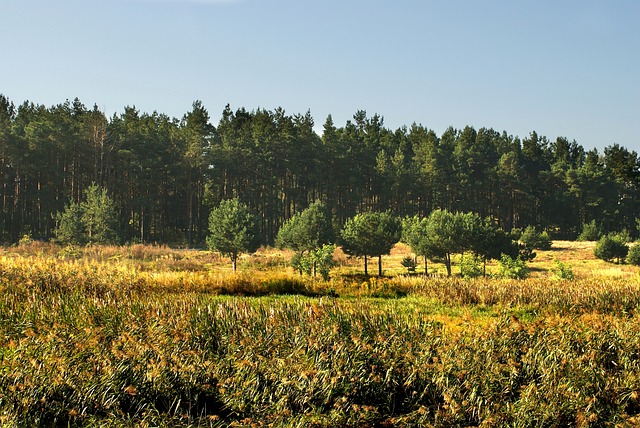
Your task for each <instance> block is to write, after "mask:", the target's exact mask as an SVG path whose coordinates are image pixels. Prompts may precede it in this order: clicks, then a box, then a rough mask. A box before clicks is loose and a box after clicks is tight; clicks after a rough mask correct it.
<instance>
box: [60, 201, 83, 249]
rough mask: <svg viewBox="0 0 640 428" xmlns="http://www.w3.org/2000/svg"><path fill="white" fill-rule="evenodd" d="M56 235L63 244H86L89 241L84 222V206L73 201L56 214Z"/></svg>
mask: <svg viewBox="0 0 640 428" xmlns="http://www.w3.org/2000/svg"><path fill="white" fill-rule="evenodd" d="M56 223H57V225H58V227H56V230H55V235H56V239H57V241H58V242H61V243H63V244H72V245H84V244H85V243H86V241H87V231H86V230H85V227H84V224H83V222H82V208H81V207H80V205H79V204H76V203H75V202H71V203H70V204H69V205H67V206H66V207H65V209H64V211H63V212H61V213H60V212H59V213H57V214H56Z"/></svg>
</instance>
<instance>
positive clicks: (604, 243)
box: [593, 234, 629, 263]
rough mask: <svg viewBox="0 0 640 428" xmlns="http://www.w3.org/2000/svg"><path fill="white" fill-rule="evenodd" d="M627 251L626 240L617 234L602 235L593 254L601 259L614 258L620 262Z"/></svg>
mask: <svg viewBox="0 0 640 428" xmlns="http://www.w3.org/2000/svg"><path fill="white" fill-rule="evenodd" d="M628 253H629V247H628V246H627V242H626V241H625V239H624V237H622V236H620V235H619V234H608V235H604V236H603V237H602V238H600V240H599V241H598V243H597V244H596V248H595V249H594V251H593V254H594V255H595V256H596V257H597V258H599V259H601V260H604V261H607V262H610V261H612V260H614V259H616V260H617V261H618V263H621V262H622V261H623V260H624V259H625V257H627V254H628Z"/></svg>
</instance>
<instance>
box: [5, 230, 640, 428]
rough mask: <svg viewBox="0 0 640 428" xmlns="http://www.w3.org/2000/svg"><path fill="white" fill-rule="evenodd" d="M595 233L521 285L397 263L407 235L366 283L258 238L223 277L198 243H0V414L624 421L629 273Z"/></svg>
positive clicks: (638, 359) (635, 404)
mask: <svg viewBox="0 0 640 428" xmlns="http://www.w3.org/2000/svg"><path fill="white" fill-rule="evenodd" d="M593 246H594V243H574V242H564V241H556V242H554V244H553V247H552V249H551V250H550V251H538V256H537V257H536V259H535V260H534V261H533V262H532V263H531V264H530V267H531V272H532V275H531V277H530V278H529V279H526V280H521V281H517V280H503V279H495V278H490V277H487V278H478V279H473V280H465V279H462V278H459V277H457V276H454V277H452V278H447V277H445V276H444V275H443V273H444V272H445V270H444V267H443V266H442V265H439V264H437V263H433V264H432V263H430V264H429V270H430V272H431V273H432V274H433V275H432V276H430V277H428V278H425V277H423V276H421V275H411V276H409V275H406V269H405V268H403V267H402V266H401V264H400V261H401V260H402V259H403V258H404V257H406V256H408V255H410V252H409V250H408V248H407V247H406V246H403V245H398V246H396V247H395V248H394V250H393V251H392V254H391V255H390V256H386V257H384V258H383V264H384V272H385V276H384V277H382V278H377V277H375V276H371V277H364V276H363V275H362V270H363V268H362V262H361V261H360V260H352V259H349V258H347V257H346V256H344V254H342V253H340V252H339V251H337V252H336V259H337V260H338V266H337V267H336V268H334V270H333V271H332V279H331V280H330V281H328V282H324V281H322V280H319V279H312V278H309V277H301V276H299V275H297V274H296V273H295V272H293V271H292V270H291V269H290V268H289V267H287V261H288V259H289V257H290V256H291V255H290V254H288V253H286V252H281V251H276V250H271V249H262V250H260V251H259V252H258V253H256V254H255V255H251V256H245V257H243V259H242V261H241V262H240V263H239V269H240V272H238V273H233V272H232V271H231V265H230V263H229V262H228V261H227V260H225V259H223V258H221V257H220V256H219V255H216V254H214V253H210V252H205V251H195V250H172V249H169V248H166V247H150V246H142V245H138V246H132V247H93V248H82V249H71V248H60V247H56V246H53V245H50V244H43V243H32V244H29V245H27V246H22V247H10V248H4V249H2V251H1V252H0V424H1V425H2V426H54V425H57V426H116V427H124V426H167V427H169V426H193V427H196V426H214V427H226V426H239V427H260V426H275V427H280V426H283V427H308V426H315V427H333V426H351V427H376V426H378V427H385V426H389V427H391V426H416V427H423V426H442V427H447V426H485V427H503V426H511V427H540V426H548V427H555V426H558V427H561V426H576V427H587V426H593V427H600V426H620V427H623V426H637V425H638V424H640V417H639V415H640V321H639V318H638V308H639V307H640V277H639V276H638V270H637V268H635V267H630V266H625V265H614V264H608V263H605V262H603V261H600V260H597V259H595V258H594V257H593ZM557 261H560V262H562V263H564V264H565V265H567V266H570V267H571V269H572V270H573V272H574V274H575V279H573V280H561V279H559V278H557V277H556V275H555V274H554V273H553V268H554V266H555V264H556V262H557ZM376 263H377V260H373V261H372V265H371V267H370V272H376V271H377V269H376V267H377V265H376ZM419 266H420V262H419ZM496 269H497V266H496V265H495V264H491V263H490V264H489V265H488V267H487V271H488V272H489V273H491V272H494V271H496ZM455 272H457V271H456V268H455V267H454V273H455Z"/></svg>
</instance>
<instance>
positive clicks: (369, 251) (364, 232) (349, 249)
mask: <svg viewBox="0 0 640 428" xmlns="http://www.w3.org/2000/svg"><path fill="white" fill-rule="evenodd" d="M401 227H402V226H401V223H400V220H399V219H398V218H396V217H395V216H394V215H393V214H392V213H391V212H390V211H386V212H371V213H363V214H357V215H356V216H355V217H352V218H350V219H349V220H347V222H346V223H345V225H344V227H343V228H342V231H341V233H340V235H341V237H342V249H343V250H344V252H345V253H347V254H349V255H353V256H357V257H364V273H365V275H368V270H367V257H368V256H371V257H378V275H379V276H382V255H383V254H389V253H390V252H391V248H393V246H394V245H395V244H396V243H397V242H398V241H399V240H400V235H401Z"/></svg>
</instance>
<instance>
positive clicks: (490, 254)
mask: <svg viewBox="0 0 640 428" xmlns="http://www.w3.org/2000/svg"><path fill="white" fill-rule="evenodd" d="M471 250H472V251H473V252H474V253H475V254H476V255H478V256H479V257H480V258H481V259H482V261H483V274H485V275H486V272H487V260H500V258H501V257H502V255H503V254H506V255H508V256H509V257H511V258H516V257H518V244H517V243H516V242H514V241H513V239H511V236H510V234H508V233H506V232H505V231H504V230H502V229H501V228H499V227H497V226H496V225H495V224H494V223H493V222H492V221H491V220H490V219H485V220H484V221H483V222H482V223H481V225H480V229H479V233H478V234H477V235H476V238H475V240H474V241H473V242H472V244H471Z"/></svg>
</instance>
